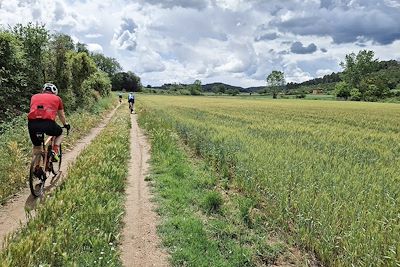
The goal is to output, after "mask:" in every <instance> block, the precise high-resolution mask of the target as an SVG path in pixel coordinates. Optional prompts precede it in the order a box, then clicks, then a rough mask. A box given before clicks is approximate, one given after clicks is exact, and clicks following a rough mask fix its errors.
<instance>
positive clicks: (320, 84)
mask: <svg viewBox="0 0 400 267" xmlns="http://www.w3.org/2000/svg"><path fill="white" fill-rule="evenodd" d="M374 73H376V74H379V76H381V77H383V78H384V79H385V80H388V86H389V89H394V88H396V86H397V84H398V83H399V82H400V77H399V75H400V74H399V73H400V63H399V62H398V61H396V60H389V61H380V62H378V64H377V69H376V70H375V72H374ZM340 76H341V72H337V73H335V72H332V73H331V74H327V75H324V76H323V77H318V78H314V79H311V80H308V81H304V82H301V83H294V82H289V83H287V84H286V86H285V87H282V89H281V90H287V91H289V92H290V93H294V94H296V93H302V92H311V91H312V90H313V89H322V91H323V92H324V93H331V92H332V91H333V90H334V89H335V85H336V83H337V82H340V81H341V78H340ZM187 86H188V85H187V84H164V85H162V86H160V87H152V89H164V90H171V89H174V90H175V91H176V90H179V89H185V88H186V87H187ZM201 87H202V90H203V92H215V90H217V89H219V90H221V88H222V90H223V91H224V92H228V91H230V90H232V91H235V90H239V91H240V92H242V93H254V92H260V91H265V90H266V86H253V87H247V88H243V87H240V86H234V85H230V84H226V83H221V82H216V83H209V84H204V85H202V86H201ZM267 92H268V89H267Z"/></svg>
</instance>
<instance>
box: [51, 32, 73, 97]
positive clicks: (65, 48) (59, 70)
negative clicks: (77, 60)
mask: <svg viewBox="0 0 400 267" xmlns="http://www.w3.org/2000/svg"><path fill="white" fill-rule="evenodd" d="M72 51H74V42H73V40H72V38H71V37H70V36H69V35H66V34H55V35H53V36H52V38H51V41H50V52H49V56H50V59H49V60H48V62H49V64H48V66H47V69H48V71H47V73H48V77H49V80H51V81H54V83H55V84H56V85H57V87H58V88H59V89H60V93H63V92H65V90H67V89H68V88H69V85H70V83H71V79H72V73H71V66H70V64H69V62H68V53H71V52H72Z"/></svg>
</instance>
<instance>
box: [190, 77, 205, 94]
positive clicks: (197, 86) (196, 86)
mask: <svg viewBox="0 0 400 267" xmlns="http://www.w3.org/2000/svg"><path fill="white" fill-rule="evenodd" d="M189 92H190V94H191V95H201V92H202V89H201V81H200V80H196V81H194V83H193V84H192V85H189Z"/></svg>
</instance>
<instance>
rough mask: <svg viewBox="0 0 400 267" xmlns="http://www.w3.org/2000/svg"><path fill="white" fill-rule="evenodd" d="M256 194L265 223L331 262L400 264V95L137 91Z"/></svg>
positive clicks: (232, 185)
mask: <svg viewBox="0 0 400 267" xmlns="http://www.w3.org/2000/svg"><path fill="white" fill-rule="evenodd" d="M140 102H141V104H140V108H142V109H143V110H144V112H148V113H151V114H152V116H154V117H156V118H157V119H158V120H162V121H163V123H164V124H165V125H169V126H171V127H172V128H173V129H174V133H173V132H171V134H177V135H178V136H179V138H180V139H181V140H182V141H183V143H184V144H187V145H189V146H190V147H191V148H192V149H193V151H194V152H195V154H196V155H197V156H200V157H202V158H204V159H206V161H207V162H208V163H209V164H210V166H213V167H214V168H215V169H216V170H217V171H218V172H219V173H220V174H221V177H222V178H221V179H222V185H223V186H222V190H225V191H235V192H238V193H240V194H243V195H244V196H246V197H247V198H250V199H252V201H253V203H255V204H254V206H255V208H257V210H259V212H261V213H262V215H263V216H262V218H263V220H264V221H265V225H268V227H269V228H271V229H278V230H279V231H282V232H283V233H286V234H287V235H288V236H290V238H293V239H294V240H295V242H296V244H298V245H299V246H301V247H303V248H305V249H306V250H308V251H314V252H315V254H316V255H317V257H318V258H319V259H320V260H321V262H322V263H325V264H327V265H330V266H351V265H353V266H377V265H379V266H399V264H400V195H399V194H400V168H399V166H400V165H399V161H400V136H399V131H400V121H399V117H400V105H396V104H383V103H357V102H352V103H349V102H338V101H311V100H303V101H299V100H272V99H249V98H240V97H238V98H224V97H184V96H146V95H141V96H140Z"/></svg>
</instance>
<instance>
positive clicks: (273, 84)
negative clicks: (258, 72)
mask: <svg viewBox="0 0 400 267" xmlns="http://www.w3.org/2000/svg"><path fill="white" fill-rule="evenodd" d="M267 85H268V86H269V87H270V89H271V90H272V97H273V98H276V97H277V95H278V90H279V88H281V87H283V86H284V85H285V74H284V73H283V72H282V71H278V70H273V71H272V72H271V73H270V74H269V75H268V76H267Z"/></svg>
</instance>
